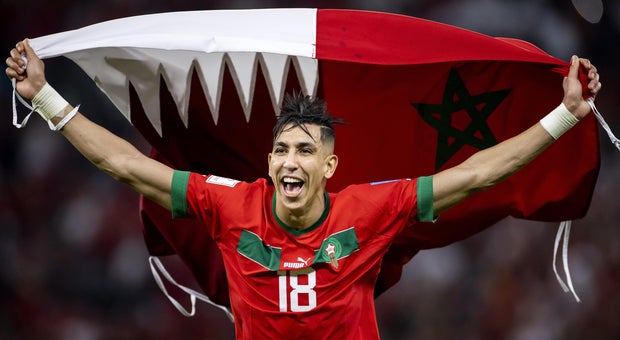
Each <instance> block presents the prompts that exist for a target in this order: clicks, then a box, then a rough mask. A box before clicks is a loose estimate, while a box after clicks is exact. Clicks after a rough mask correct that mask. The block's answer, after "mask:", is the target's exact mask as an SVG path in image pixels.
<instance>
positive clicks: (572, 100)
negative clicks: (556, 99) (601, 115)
mask: <svg viewBox="0 0 620 340" xmlns="http://www.w3.org/2000/svg"><path fill="white" fill-rule="evenodd" d="M580 67H583V68H584V69H585V70H586V72H587V73H588V81H589V82H588V92H589V93H587V94H585V95H586V96H588V97H589V96H592V97H595V96H596V94H597V93H598V92H599V91H600V90H601V87H602V84H601V82H600V81H599V78H600V76H599V74H598V72H597V70H596V67H594V65H592V63H590V60H588V59H583V58H582V59H580V58H578V57H577V56H573V57H572V58H571V64H570V68H569V70H568V76H567V77H565V78H564V82H563V87H564V99H563V100H562V102H563V103H564V105H565V106H566V108H567V109H568V110H569V111H570V112H571V113H572V114H573V115H575V117H577V118H579V119H581V118H583V117H585V116H586V115H587V114H588V113H589V112H590V105H589V104H588V103H587V102H586V100H585V99H584V93H582V87H581V82H580V81H579V77H578V75H579V68H580Z"/></svg>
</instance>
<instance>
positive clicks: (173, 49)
mask: <svg viewBox="0 0 620 340" xmlns="http://www.w3.org/2000/svg"><path fill="white" fill-rule="evenodd" d="M31 45H32V46H33V48H34V49H35V51H36V52H37V53H38V55H39V56H41V57H42V58H49V57H55V56H65V57H67V58H70V59H72V60H73V61H74V62H75V63H77V64H78V65H79V66H80V67H81V68H82V69H83V70H84V71H85V72H86V73H87V74H88V75H89V76H90V77H91V78H92V79H93V81H95V82H96V83H97V85H98V86H99V87H100V88H101V90H102V91H103V92H104V93H105V94H106V95H107V96H108V97H109V98H110V100H111V101H112V102H113V103H114V104H115V105H116V107H117V108H118V110H119V111H120V112H121V113H122V114H123V115H125V117H127V119H128V120H129V121H130V122H131V124H133V125H134V126H135V127H136V128H137V129H138V131H139V132H140V133H141V134H142V135H143V136H144V137H145V138H146V139H147V140H148V141H149V142H150V144H151V145H152V147H153V152H152V157H154V158H156V159H159V160H161V161H164V162H166V163H168V164H170V165H171V166H173V167H175V168H177V169H184V170H192V171H196V172H201V173H213V174H217V175H220V176H225V177H230V178H235V179H239V180H246V181H253V180H255V179H256V178H258V177H266V176H267V154H268V152H270V150H271V129H272V126H273V124H274V123H275V120H276V115H277V114H278V107H279V105H280V104H281V103H282V100H283V97H284V94H285V93H291V92H295V91H297V92H302V93H304V94H308V95H312V96H318V97H321V98H323V99H325V100H326V102H327V103H328V110H329V111H330V112H331V113H332V114H333V115H334V116H336V117H339V118H342V119H344V120H345V121H346V122H347V124H346V125H344V126H338V127H337V128H336V133H337V136H338V137H337V138H338V141H337V145H336V153H337V154H338V155H339V157H340V164H339V168H338V171H337V172H336V175H335V177H334V178H333V179H331V180H330V181H329V183H328V190H330V191H337V190H340V189H342V188H343V187H345V186H346V185H348V184H354V183H362V182H371V181H380V180H389V179H394V178H413V177H417V176H422V175H431V174H433V173H435V172H437V171H439V170H442V169H445V168H448V167H451V166H454V165H456V164H458V163H460V162H462V161H463V160H465V159H466V158H467V157H469V156H470V155H471V154H473V153H474V152H476V151H478V150H481V149H484V148H487V147H489V146H492V145H495V144H497V143H498V142H501V141H502V140H505V139H507V138H509V137H512V136H514V135H516V134H518V133H519V132H521V131H523V130H525V129H527V128H528V127H530V126H531V125H533V124H535V123H536V122H537V121H538V120H539V119H541V118H542V117H543V116H544V115H546V114H547V113H548V112H549V111H551V110H552V109H553V108H555V107H556V106H557V105H558V104H559V103H560V102H561V100H562V96H563V92H562V78H563V77H564V76H565V75H566V74H567V72H568V63H567V62H565V61H561V60H558V59H556V58H554V57H552V56H550V55H548V54H546V53H545V52H544V51H542V50H540V49H538V48H536V47H535V46H533V45H531V44H529V43H527V42H524V41H519V40H514V39H502V38H493V37H489V36H485V35H482V34H478V33H475V32H471V31H467V30H464V29H460V28H456V27H453V26H448V25H444V24H440V23H436V22H431V21H427V20H422V19H418V18H413V17H408V16H402V15H394V14H386V13H378V12H365V11H352V10H328V9H318V10H317V9H262V10H228V11H193V12H173V13H162V14H155V15H146V16H138V17H130V18H123V19H117V20H112V21H108V22H103V23H100V24H96V25H92V26H88V27H84V28H81V29H78V30H74V31H68V32H63V33H58V34H53V35H49V36H45V37H40V38H36V39H31ZM582 79H584V78H583V77H582ZM598 169H599V140H598V130H597V125H596V121H595V118H594V117H593V116H592V115H590V116H588V117H586V118H585V119H583V121H582V122H580V123H579V124H578V125H577V126H575V127H574V128H573V129H572V130H570V131H569V132H567V133H566V134H565V135H564V136H562V138H560V139H559V140H558V141H557V142H556V143H554V145H552V146H551V147H550V148H549V149H548V150H547V151H546V152H545V153H544V154H543V155H542V156H540V157H539V158H537V159H536V160H534V161H533V162H532V163H531V164H530V165H528V166H527V167H526V168H524V169H523V170H521V171H520V172H519V173H517V174H515V175H514V176H512V177H510V178H509V179H507V180H506V181H504V182H502V183H501V184H499V185H497V186H495V187H493V188H491V189H489V190H487V191H485V192H482V193H478V194H476V195H473V196H471V197H469V198H468V199H466V200H465V201H463V202H462V203H461V204H460V205H458V206H456V207H454V208H452V209H451V210H449V211H447V212H446V213H444V214H442V216H440V218H439V220H438V221H437V222H436V223H434V224H419V225H417V226H416V228H414V229H411V230H407V231H405V232H404V233H403V234H402V235H400V236H399V237H398V238H397V239H396V240H395V242H394V244H393V246H392V247H391V249H390V250H389V252H388V254H387V256H386V257H385V259H384V262H383V267H382V272H381V276H380V279H379V282H378V283H377V293H380V292H382V291H384V290H385V289H388V288H389V287H390V286H392V285H393V284H395V283H396V282H397V281H398V280H399V278H400V272H401V270H402V266H403V265H404V264H405V263H407V262H408V261H409V260H410V259H411V257H412V256H414V255H415V254H416V253H417V252H418V251H419V250H421V249H428V248H433V247H441V246H445V245H448V244H450V243H453V242H455V241H458V240H462V239H464V238H467V237H469V236H471V235H473V234H476V233H478V232H480V231H481V230H483V229H485V228H487V227H489V226H491V225H493V224H494V223H495V222H497V221H499V220H500V219H502V218H504V217H506V216H514V217H517V218H524V219H531V220H541V221H563V220H571V219H577V218H580V217H583V216H584V214H585V212H586V210H587V209H588V205H589V203H590V199H591V196H592V192H593V190H594V185H595V181H596V178H597V174H598ZM141 216H142V221H143V230H144V236H145V240H146V244H147V247H148V250H149V252H150V253H151V254H152V255H167V254H174V253H176V254H178V255H179V256H180V258H181V259H182V260H183V261H184V263H185V264H186V265H187V266H188V268H189V269H190V271H191V272H192V273H193V274H194V276H195V278H196V280H197V282H198V284H199V285H200V287H201V288H202V289H203V290H204V292H205V293H206V295H208V296H209V297H211V299H212V300H214V301H215V302H218V303H220V304H224V305H227V304H228V295H227V294H228V291H227V285H226V277H225V272H224V268H223V264H222V261H221V257H220V254H219V250H218V249H217V248H216V246H215V245H214V243H213V241H212V240H210V239H206V238H200V237H196V233H194V230H196V229H197V228H200V226H198V225H196V224H195V223H194V222H192V221H188V220H172V219H171V216H170V213H169V212H167V211H164V210H163V209H161V208H160V207H159V206H157V205H155V204H154V203H152V202H150V201H148V200H144V199H143V200H142V204H141ZM200 235H202V234H200Z"/></svg>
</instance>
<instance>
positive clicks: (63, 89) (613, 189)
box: [0, 0, 620, 340]
mask: <svg viewBox="0 0 620 340" xmlns="http://www.w3.org/2000/svg"><path fill="white" fill-rule="evenodd" d="M573 4H576V6H575V5H573ZM584 4H585V9H581V7H582V5H584ZM262 7H319V8H355V9H370V10H379V11H387V12H393V13H401V14H406V15H411V16H417V17H422V18H426V19H431V20H435V21H439V22H443V23H448V24H453V25H456V26H460V27H463V28H467V29H472V30H475V31H478V32H481V33H484V34H488V35H492V36H504V37H513V38H519V39H524V40H527V41H530V42H532V43H534V44H536V45H538V46H539V47H541V48H543V49H544V50H545V51H547V52H548V53H550V54H552V55H554V56H556V57H558V58H561V59H564V60H568V59H569V58H570V55H571V54H573V53H576V54H579V55H580V56H583V57H587V58H590V59H591V60H592V61H593V62H594V63H595V65H597V67H598V69H599V71H600V73H601V74H602V79H603V84H604V91H603V92H602V94H601V95H600V96H599V103H598V107H599V110H600V111H602V112H603V114H604V115H605V117H606V119H607V121H608V123H609V124H610V125H611V126H612V128H613V129H614V130H615V131H616V132H617V133H619V134H620V113H618V107H619V104H620V103H619V101H620V90H619V89H620V84H619V82H620V77H619V73H620V68H619V67H618V66H617V63H616V61H618V60H620V2H618V1H602V2H601V1H597V0H574V1H570V0H512V1H509V0H507V1H497V0H496V1H493V0H465V1H456V0H455V1H449V0H443V1H442V0H407V1H405V0H395V1H385V0H355V1H353V0H350V1H337V0H333V1H290V0H289V1H258V0H256V1H249V0H226V1H224V0H218V1H190V0H175V1H163V0H133V1H131V0H109V1H83V0H81V1H77V0H55V1H34V0H22V1H17V0H0V18H1V19H2V20H0V28H1V30H0V31H1V32H2V35H1V37H0V45H1V46H0V47H1V48H0V50H1V51H4V53H6V54H5V55H8V51H9V50H10V49H11V48H12V46H14V44H15V43H16V42H17V41H18V40H21V39H23V38H25V37H31V38H34V37H38V36H41V35H47V34H52V33H57V32H61V31H66V30H70V29H76V28H80V27H82V26H85V25H89V24H94V23H97V22H101V21H104V20H109V19H114V18H119V17H125V16H131V15H138V14H147V13H156V12H165V11H179V10H193V9H223V8H262ZM577 8H580V10H581V12H580V11H578V10H577ZM601 8H603V12H602V17H600V20H598V19H597V17H599V16H600V10H601ZM588 19H589V20H590V21H595V22H594V23H593V22H590V21H588ZM46 67H47V74H48V79H49V81H50V83H52V84H54V87H56V88H57V89H58V90H59V92H60V93H62V94H63V96H65V98H67V100H68V101H69V102H71V103H81V104H82V110H83V111H84V112H87V114H88V116H89V117H90V118H91V119H93V120H94V121H96V122H98V123H100V124H102V125H104V126H105V127H107V128H109V129H111V130H112V131H113V132H115V133H117V134H119V135H121V136H123V137H124V138H127V139H129V140H130V141H131V142H132V143H134V144H135V145H136V146H138V147H139V148H141V149H142V150H145V151H146V150H148V145H147V144H146V143H145V142H144V140H143V139H142V138H141V136H139V135H138V133H137V132H136V131H135V130H133V128H132V127H131V126H130V124H128V122H127V121H126V120H125V118H123V117H122V115H121V114H120V113H119V112H118V111H117V110H116V109H115V108H114V107H113V106H112V105H111V104H110V102H109V101H108V100H107V99H106V98H105V96H104V95H103V94H102V93H100V92H99V91H98V90H97V89H96V87H95V85H94V84H93V82H92V81H90V79H88V78H87V77H86V76H85V75H84V74H83V73H82V71H81V70H79V68H78V67H77V66H76V65H74V64H72V63H71V62H70V61H68V60H65V59H62V58H55V59H50V60H48V61H46ZM11 90H12V89H11V86H10V82H9V81H8V80H6V79H5V80H3V81H0V110H1V112H2V115H0V338H1V339H85V340H91V339H92V340H95V339H140V338H141V339H172V338H181V337H184V338H187V339H227V338H232V337H233V326H232V324H231V323H230V322H229V321H227V319H226V318H225V316H224V314H223V313H222V312H221V311H219V310H217V309H215V308H212V307H210V306H207V305H205V304H199V305H198V315H197V316H196V317H194V318H190V319H188V318H185V317H183V316H182V315H181V314H179V313H178V312H177V311H176V310H175V309H174V307H173V306H172V305H171V304H170V303H169V302H168V301H167V299H166V298H165V297H164V296H163V294H162V293H161V292H160V291H159V289H158V288H157V286H156V285H155V282H154V281H153V279H152V277H151V274H150V272H149V269H148V263H147V256H148V254H147V251H146V247H145V246H144V242H143V239H142V235H141V232H140V227H139V219H138V214H137V211H138V209H137V207H138V196H137V194H135V193H133V192H132V191H130V190H129V189H128V188H126V187H125V186H123V185H120V184H116V183H115V182H114V181H113V180H112V179H110V178H108V177H107V176H105V175H104V174H102V173H100V172H99V171H98V170H96V169H95V168H94V167H93V166H92V165H90V164H89V163H88V162H87V161H86V160H84V159H83V158H82V157H81V156H80V155H79V154H78V153H77V152H76V151H75V150H73V149H72V148H71V147H70V146H69V144H68V143H67V142H66V141H65V140H64V139H63V138H61V137H60V136H57V135H55V134H54V133H52V132H50V131H49V130H47V126H46V125H45V123H44V122H43V121H42V120H41V119H39V118H33V119H32V121H31V122H30V124H29V125H28V127H27V128H25V129H22V130H17V129H15V128H13V127H12V126H11ZM601 143H602V160H601V172H600V176H599V180H598V183H597V188H596V191H595V193H594V197H593V200H592V206H591V208H590V210H589V212H588V214H587V216H586V217H585V218H584V219H582V220H578V221H575V222H574V223H573V232H572V234H571V240H570V252H569V264H570V269H571V273H572V278H573V281H574V284H575V288H576V290H577V293H578V294H579V295H580V297H581V299H582V300H583V301H582V302H581V303H577V302H575V300H574V299H573V297H572V296H571V295H570V294H564V293H563V291H562V290H561V288H560V286H559V285H558V283H557V281H556V279H555V277H554V273H553V270H552V251H553V244H554V238H555V233H556V228H557V225H556V224H553V223H539V222H528V221H521V220H515V219H508V220H505V221H503V222H501V223H499V224H498V225H496V226H494V227H493V228H491V229H489V230H487V231H485V232H483V233H481V234H479V235H477V236H475V237H473V238H471V239H468V240H465V241H462V242H459V243H457V244H454V245H451V246H448V247H445V248H442V249H436V250H429V251H424V252H422V253H421V254H420V255H418V256H416V257H415V258H414V259H413V261H412V262H411V263H410V264H409V265H407V266H406V270H405V273H404V275H403V279H402V280H401V282H400V283H399V284H398V285H397V286H396V287H394V288H392V289H391V290H390V291H389V292H388V293H386V294H385V295H383V296H381V297H380V298H379V299H378V300H377V314H378V319H379V325H380V326H379V327H380V331H381V335H382V337H383V338H384V339H412V338H416V339H457V338H458V339H514V340H520V339H585V338H588V339H618V338H620V323H619V322H618V320H619V319H618V317H619V315H620V293H619V292H618V289H619V288H620V246H619V245H618V243H619V242H620V231H619V227H620V222H619V221H620V209H619V208H620V203H618V198H617V196H618V194H620V179H619V177H620V176H619V175H620V152H618V151H617V150H615V149H614V148H613V146H612V145H611V144H610V143H609V139H608V138H607V136H606V135H604V134H603V133H601ZM565 170H566V171H571V169H565ZM166 262H167V263H168V265H169V266H171V268H172V269H173V270H172V271H173V272H174V274H175V275H176V276H177V277H178V278H179V281H181V282H183V283H185V284H187V285H189V286H193V282H192V280H191V277H189V276H188V275H187V272H185V271H184V268H183V267H182V266H180V265H179V263H178V261H177V260H175V259H174V258H172V259H168V260H167V261H166ZM560 269H561V267H560ZM184 302H186V301H185V300H184ZM343 317H346V316H345V315H343Z"/></svg>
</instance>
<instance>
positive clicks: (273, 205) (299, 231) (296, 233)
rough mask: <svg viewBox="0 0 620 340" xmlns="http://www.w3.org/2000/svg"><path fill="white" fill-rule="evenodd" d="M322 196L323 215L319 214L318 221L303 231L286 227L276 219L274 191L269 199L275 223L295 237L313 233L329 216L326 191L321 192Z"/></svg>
mask: <svg viewBox="0 0 620 340" xmlns="http://www.w3.org/2000/svg"><path fill="white" fill-rule="evenodd" d="M323 196H324V197H325V207H324V208H323V213H322V214H321V217H319V219H318V220H317V221H316V222H314V224H312V225H311V226H310V227H308V228H306V229H303V230H299V229H295V228H291V227H289V226H288V225H286V224H285V223H284V222H282V220H281V219H280V218H279V217H278V214H276V191H275V190H274V192H273V196H272V198H271V211H272V212H273V217H274V218H275V219H276V222H277V223H278V225H280V227H282V228H284V229H285V230H286V231H288V232H289V233H291V234H293V235H295V236H299V235H303V234H305V233H309V232H311V231H313V230H314V229H316V228H318V227H319V226H320V225H321V224H323V222H325V219H327V215H328V214H329V206H330V201H329V195H328V194H327V191H323Z"/></svg>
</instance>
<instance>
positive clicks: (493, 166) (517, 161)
mask: <svg viewBox="0 0 620 340" xmlns="http://www.w3.org/2000/svg"><path fill="white" fill-rule="evenodd" d="M580 65H582V66H583V67H584V68H585V69H586V70H587V72H588V78H589V80H590V81H589V83H588V89H589V92H590V94H592V95H593V96H594V95H596V94H597V93H598V92H599V91H600V89H601V83H600V81H599V75H598V73H597V71H596V68H595V67H594V66H593V65H592V64H591V63H590V61H588V60H586V59H579V58H577V57H576V56H573V58H572V59H571V65H570V70H569V73H568V76H567V77H566V78H564V82H563V88H564V99H563V100H562V104H563V105H564V107H565V108H561V107H558V109H556V110H554V113H553V114H550V116H548V117H546V118H545V119H543V123H544V127H543V124H541V122H538V123H536V124H535V125H533V126H532V127H530V128H529V129H527V130H526V131H524V132H522V133H520V134H519V135H517V136H515V137H512V138H510V139H508V140H505V141H504V142H502V143H499V144H497V145H495V146H493V147H491V148H488V149H485V150H482V151H479V152H477V153H475V154H474V155H472V156H471V157H470V158H468V159H467V160H466V161H464V162H463V163H461V164H459V165H457V166H455V167H453V168H450V169H446V170H444V171H441V172H439V173H437V174H435V175H434V176H433V197H434V200H433V210H434V213H435V214H436V215H438V214H440V213H441V212H443V211H445V210H446V209H448V208H450V207H452V206H454V205H455V204H457V203H458V202H460V201H462V200H463V199H465V198H466V197H467V196H469V195H471V194H472V193H475V192H478V191H482V190H484V189H487V188H489V187H491V186H493V185H495V184H497V183H499V182H501V181H502V180H504V179H506V178H507V177H509V176H510V175H512V174H513V173H515V172H516V171H518V170H519V169H521V168H522V167H524V166H525V165H527V164H528V163H529V162H531V161H532V160H533V159H534V158H536V157H537V156H538V155H539V154H540V153H542V152H543V151H544V150H545V149H546V148H547V147H549V146H550V145H551V144H552V143H553V141H554V140H555V138H557V137H559V136H558V133H559V134H561V132H562V129H563V128H564V127H568V126H567V125H566V123H564V124H561V123H560V122H559V121H558V120H557V118H556V117H554V115H556V114H558V115H559V116H560V117H561V118H562V119H564V121H568V122H570V120H575V121H576V120H579V119H581V118H583V117H585V116H586V115H587V114H588V113H589V112H590V106H589V104H588V103H587V102H586V101H585V100H584V98H583V94H582V87H581V83H580V82H579V80H578V78H577V75H578V71H579V67H580ZM566 110H568V111H569V112H570V113H569V112H567V111H566ZM561 113H564V115H567V116H563V117H562V114H561ZM573 116H574V118H573ZM545 120H546V122H545ZM549 130H551V131H552V132H553V133H554V134H555V138H554V136H552V134H551V133H550V132H548V131H549Z"/></svg>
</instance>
